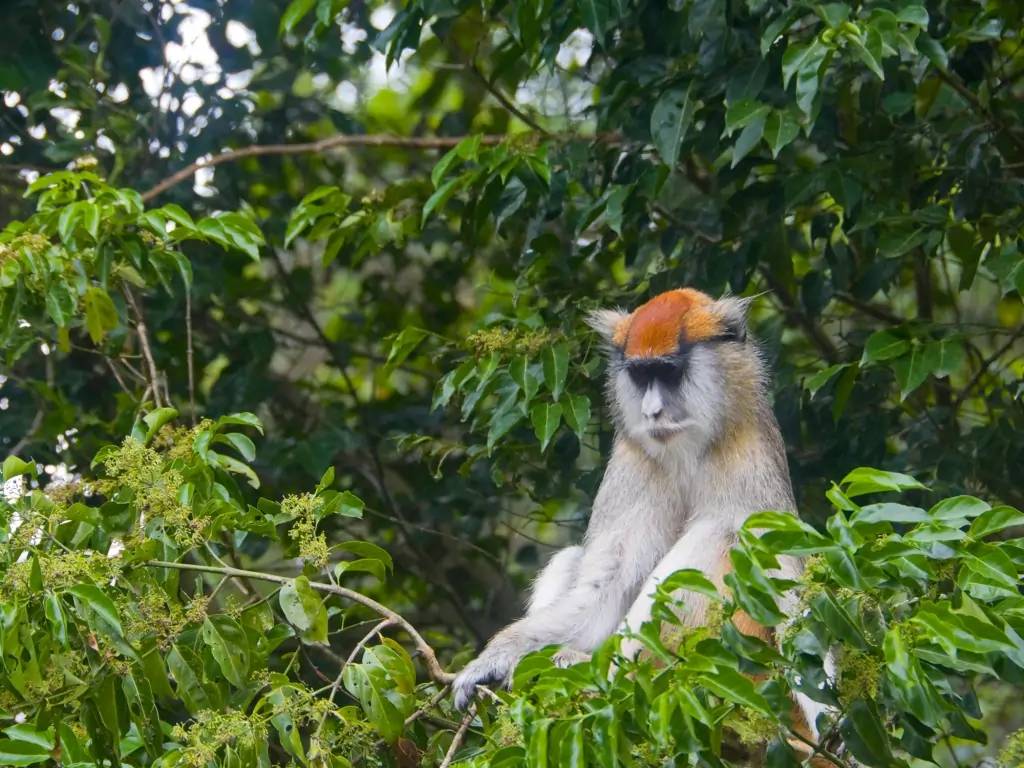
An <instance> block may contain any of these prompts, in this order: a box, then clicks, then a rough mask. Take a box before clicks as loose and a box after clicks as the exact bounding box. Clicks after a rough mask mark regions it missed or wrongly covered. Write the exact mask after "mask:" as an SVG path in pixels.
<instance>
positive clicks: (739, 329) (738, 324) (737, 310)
mask: <svg viewBox="0 0 1024 768" xmlns="http://www.w3.org/2000/svg"><path fill="white" fill-rule="evenodd" d="M755 298H756V297H754V296H745V297H740V296H723V297H722V298H720V299H719V300H718V301H716V302H715V312H716V314H717V315H718V316H719V317H720V318H722V323H723V324H724V325H725V333H726V336H727V337H728V338H730V339H732V340H733V341H746V340H747V315H748V314H749V313H750V305H751V304H752V303H753V302H754V299H755Z"/></svg>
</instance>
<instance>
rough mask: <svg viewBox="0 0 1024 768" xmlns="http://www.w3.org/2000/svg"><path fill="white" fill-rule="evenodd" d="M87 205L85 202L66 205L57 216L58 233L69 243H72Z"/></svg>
mask: <svg viewBox="0 0 1024 768" xmlns="http://www.w3.org/2000/svg"><path fill="white" fill-rule="evenodd" d="M85 205H86V203H83V202H77V203H71V204H70V205H67V206H65V207H64V210H62V211H61V212H60V216H59V217H58V218H57V234H58V235H59V236H60V239H61V240H62V241H63V242H64V243H66V244H68V245H71V244H72V241H73V239H74V235H75V229H76V228H77V227H78V220H79V219H80V218H81V216H82V212H83V209H84V207H85Z"/></svg>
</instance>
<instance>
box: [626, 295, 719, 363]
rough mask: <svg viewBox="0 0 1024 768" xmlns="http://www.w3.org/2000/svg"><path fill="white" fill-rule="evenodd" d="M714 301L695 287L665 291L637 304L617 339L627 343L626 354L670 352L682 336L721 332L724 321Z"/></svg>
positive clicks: (691, 337) (697, 337)
mask: <svg viewBox="0 0 1024 768" xmlns="http://www.w3.org/2000/svg"><path fill="white" fill-rule="evenodd" d="M711 304H712V300H711V297H710V296H707V295H706V294H703V293H701V292H700V291H697V290H694V289H693V288H677V289H676V290H674V291H665V293H660V294H658V295H657V296H655V297H654V298H653V299H651V300H650V301H648V302H647V303H646V304H643V305H642V306H640V307H637V309H636V311H634V312H633V314H631V315H630V316H629V318H628V319H627V320H626V321H625V322H623V323H622V326H621V327H620V328H618V329H616V334H615V336H616V338H615V341H616V343H619V344H623V345H624V347H625V353H626V357H659V356H661V355H667V354H671V353H672V352H675V351H676V349H677V348H678V347H679V341H680V339H685V340H686V341H701V340H702V339H707V338H710V337H712V336H715V335H716V334H718V333H721V331H722V321H721V320H720V319H719V318H718V317H716V316H715V315H714V314H712V313H711V311H710V306H711ZM620 336H621V337H622V338H621V340H620V338H619V337H620Z"/></svg>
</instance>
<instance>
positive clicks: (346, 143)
mask: <svg viewBox="0 0 1024 768" xmlns="http://www.w3.org/2000/svg"><path fill="white" fill-rule="evenodd" d="M464 138H465V136H392V135H390V134H382V133H366V134H345V133H342V134H337V135H335V136H328V137H327V138H326V139H320V140H319V141H308V142H304V143H300V144H253V145H252V146H248V147H241V148H239V149H229V150H226V151H224V152H221V153H220V154H218V155H214V156H213V157H211V158H208V159H206V160H196V161H195V162H194V163H192V164H191V165H188V166H186V167H184V168H182V169H181V170H180V171H175V172H174V173H172V174H171V175H170V176H168V177H167V178H166V179H164V180H163V181H161V182H160V183H158V184H156V185H155V186H153V187H151V188H150V189H147V190H146V191H145V192H143V193H142V199H143V201H146V202H148V201H150V200H152V199H153V198H154V197H156V196H157V195H159V194H161V193H162V192H166V191H167V190H168V189H170V188H171V187H174V186H177V185H178V184H180V183H181V182H183V181H185V180H186V179H188V178H189V177H191V176H192V175H193V174H195V172H196V171H198V170H199V169H200V168H213V167H216V166H218V165H223V164H224V163H233V162H235V161H236V160H242V159H244V158H246V157H260V156H265V155H303V154H317V153H319V152H326V151H328V150H331V149H342V148H347V147H395V148H399V149H451V148H452V147H454V146H455V145H456V144H458V143H459V142H460V141H462V140H463V139H464ZM507 138H508V137H507V136H502V135H485V136H482V137H481V138H480V141H481V143H482V144H497V143H499V142H500V141H502V140H504V139H507Z"/></svg>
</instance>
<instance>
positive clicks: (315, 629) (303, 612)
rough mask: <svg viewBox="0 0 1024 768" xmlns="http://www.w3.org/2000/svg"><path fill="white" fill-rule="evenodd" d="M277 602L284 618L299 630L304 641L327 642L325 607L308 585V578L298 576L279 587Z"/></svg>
mask: <svg viewBox="0 0 1024 768" xmlns="http://www.w3.org/2000/svg"><path fill="white" fill-rule="evenodd" d="M278 602H279V603H280V605H281V611H282V612H283V613H284V615H285V618H286V619H288V621H289V622H290V623H291V624H293V625H294V626H295V627H296V628H297V629H298V630H299V635H300V637H301V638H302V640H303V641H304V642H307V643H326V642H327V609H326V608H325V607H324V604H323V601H322V600H321V599H320V596H319V595H317V593H316V592H315V591H314V590H313V588H312V587H311V586H310V585H309V579H307V578H306V577H305V576H298V577H296V578H295V579H293V580H292V581H290V582H289V583H288V584H286V585H285V586H284V587H282V588H281V591H280V593H279V594H278Z"/></svg>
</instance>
